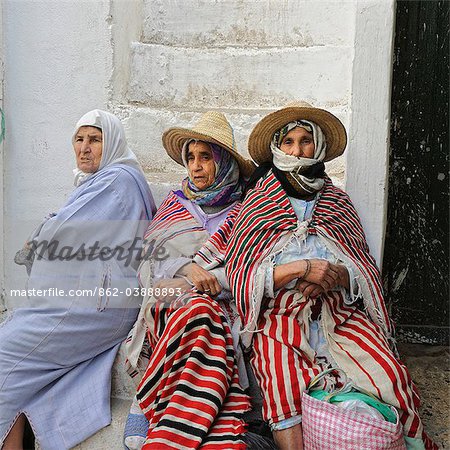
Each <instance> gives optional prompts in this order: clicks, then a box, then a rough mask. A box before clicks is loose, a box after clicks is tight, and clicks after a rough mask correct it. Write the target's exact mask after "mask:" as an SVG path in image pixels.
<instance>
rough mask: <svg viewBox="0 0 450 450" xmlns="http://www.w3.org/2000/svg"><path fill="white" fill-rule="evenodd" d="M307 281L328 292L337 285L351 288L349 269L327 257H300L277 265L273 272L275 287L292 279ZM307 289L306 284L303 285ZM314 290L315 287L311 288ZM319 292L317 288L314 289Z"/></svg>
mask: <svg viewBox="0 0 450 450" xmlns="http://www.w3.org/2000/svg"><path fill="white" fill-rule="evenodd" d="M296 278H299V281H307V282H309V284H314V285H317V286H320V288H321V289H322V291H323V292H328V291H330V290H331V289H334V288H335V287H336V286H343V287H344V288H346V289H348V288H349V278H348V271H347V268H346V267H345V266H343V265H342V264H333V263H330V262H329V261H327V260H325V259H310V260H306V259H299V260H297V261H292V262H290V263H287V264H281V265H280V266H277V267H275V269H274V272H273V281H274V289H275V290H277V289H280V288H282V287H283V286H286V284H288V283H290V282H291V281H292V280H295V279H296ZM302 286H303V287H304V288H305V289H306V285H302ZM309 290H313V288H312V287H311V288H309V289H308V291H309ZM314 292H315V293H317V289H315V290H314Z"/></svg>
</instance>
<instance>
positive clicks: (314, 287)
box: [295, 280, 325, 298]
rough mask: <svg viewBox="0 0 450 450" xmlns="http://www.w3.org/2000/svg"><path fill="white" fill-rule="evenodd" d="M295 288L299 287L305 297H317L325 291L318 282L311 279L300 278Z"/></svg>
mask: <svg viewBox="0 0 450 450" xmlns="http://www.w3.org/2000/svg"><path fill="white" fill-rule="evenodd" d="M295 289H298V290H299V291H300V292H301V293H302V294H303V296H304V297H310V298H316V297H318V296H319V295H320V294H323V293H324V292H325V291H324V290H323V288H322V287H321V286H319V285H318V284H314V283H310V282H309V281H305V280H300V281H298V282H297V284H296V285H295Z"/></svg>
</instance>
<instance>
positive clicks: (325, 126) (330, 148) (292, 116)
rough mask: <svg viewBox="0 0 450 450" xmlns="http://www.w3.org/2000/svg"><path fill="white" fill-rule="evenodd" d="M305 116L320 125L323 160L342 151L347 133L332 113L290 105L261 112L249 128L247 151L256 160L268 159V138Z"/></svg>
mask: <svg viewBox="0 0 450 450" xmlns="http://www.w3.org/2000/svg"><path fill="white" fill-rule="evenodd" d="M301 119H303V120H309V121H311V122H314V123H316V124H317V125H319V126H320V128H321V129H322V131H323V134H324V135H325V139H326V143H327V154H326V156H325V159H324V161H331V160H332V159H334V158H337V157H338V156H340V155H342V153H344V150H345V146H346V145H347V133H346V131H345V128H344V125H343V124H342V122H341V121H340V120H339V119H338V118H337V117H336V116H335V115H333V114H331V113H330V112H328V111H325V110H324V109H320V108H313V107H311V108H309V107H301V106H290V107H286V108H283V109H280V110H278V111H275V112H273V113H270V114H268V115H267V116H265V117H264V118H263V119H262V120H261V121H260V122H258V123H257V124H256V126H255V128H253V131H252V132H251V134H250V137H249V138H248V151H249V153H250V156H251V157H252V158H253V160H254V161H256V163H257V164H262V163H264V162H268V161H272V152H271V150H270V142H271V141H272V137H273V135H274V133H275V132H276V131H278V130H279V129H280V128H282V127H284V126H285V125H287V124H288V123H289V122H293V121H294V120H301Z"/></svg>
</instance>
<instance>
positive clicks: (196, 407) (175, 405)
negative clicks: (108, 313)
mask: <svg viewBox="0 0 450 450" xmlns="http://www.w3.org/2000/svg"><path fill="white" fill-rule="evenodd" d="M239 209H240V204H236V206H235V207H233V208H232V210H231V211H230V212H229V213H228V214H227V217H226V219H225V221H224V223H223V224H222V225H221V226H220V227H219V229H218V230H217V231H216V232H215V233H213V234H212V235H211V236H210V237H209V239H208V240H207V241H206V243H204V244H203V246H202V247H201V248H200V249H199V250H198V251H197V253H196V254H195V256H194V261H195V262H196V263H197V264H199V265H201V266H202V267H203V268H205V269H206V270H209V269H212V268H215V267H218V266H220V265H221V264H223V257H224V253H225V247H226V243H227V240H228V237H229V235H230V233H231V229H232V227H233V224H234V221H235V218H236V216H237V214H238V212H239ZM200 232H201V233H205V229H204V228H203V227H201V226H200V225H198V224H197V222H196V221H195V219H194V218H193V217H192V215H191V214H190V213H189V211H187V210H186V209H185V207H184V206H183V205H182V204H181V203H180V202H179V201H178V198H177V196H176V195H175V194H173V193H172V194H170V195H169V196H168V197H167V198H166V200H165V201H164V202H163V204H162V205H161V206H160V208H159V209H158V212H157V214H156V216H155V218H154V219H153V221H152V223H151V225H150V227H149V228H148V231H147V233H146V235H145V238H146V241H147V242H146V246H147V247H148V248H147V249H146V254H147V257H150V258H151V257H152V255H153V254H155V252H158V250H159V249H160V248H164V246H165V245H167V246H169V244H170V241H171V240H172V239H174V238H176V237H179V236H180V235H182V236H183V238H184V235H186V239H190V238H191V237H192V234H191V233H200ZM197 236H198V235H197ZM172 244H173V242H172ZM196 250H197V249H196ZM149 316H150V317H149ZM149 316H147V317H146V319H147V323H146V325H147V330H148V341H149V344H150V347H151V349H152V353H151V357H150V359H149V364H148V366H147V369H146V371H145V373H144V376H143V377H142V380H141V382H140V384H139V386H138V390H137V396H136V397H137V399H138V401H139V404H140V406H141V409H142V410H143V412H144V414H145V415H146V417H147V418H148V420H149V430H148V433H147V438H146V441H145V445H144V447H143V449H152V450H153V449H183V450H184V449H186V450H188V449H205V450H219V449H221V450H222V449H230V450H234V449H244V448H245V444H244V442H243V441H242V440H241V437H242V435H243V434H244V432H245V423H244V421H243V419H242V415H243V413H244V412H245V411H247V410H248V409H249V407H250V402H249V398H248V397H247V395H245V394H244V392H243V390H242V388H241V386H240V385H239V377H238V369H237V365H236V362H235V357H234V348H233V339H232V336H231V331H230V326H229V323H228V319H227V317H226V315H225V314H224V310H223V309H222V308H221V306H220V305H219V304H218V303H217V302H216V301H215V300H213V299H211V298H210V297H208V296H206V295H198V294H195V293H193V292H190V293H188V294H186V295H184V296H182V297H179V298H178V299H177V300H176V301H174V302H173V303H172V304H170V305H168V304H166V303H159V302H157V301H156V300H154V302H153V303H152V307H151V310H150V311H149Z"/></svg>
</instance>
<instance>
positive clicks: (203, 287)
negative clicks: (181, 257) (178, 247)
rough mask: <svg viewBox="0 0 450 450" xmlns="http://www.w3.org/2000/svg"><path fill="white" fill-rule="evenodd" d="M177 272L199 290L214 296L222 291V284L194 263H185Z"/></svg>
mask: <svg viewBox="0 0 450 450" xmlns="http://www.w3.org/2000/svg"><path fill="white" fill-rule="evenodd" d="M178 273H179V274H181V275H183V276H185V277H187V279H188V280H189V281H190V282H191V283H192V284H193V285H194V286H195V288H196V289H197V290H198V291H200V292H204V293H205V294H208V295H212V296H215V295H218V294H219V293H220V292H221V291H222V286H221V285H220V283H219V282H218V281H217V278H216V277H215V276H214V275H213V274H212V273H210V272H208V271H207V270H205V269H203V267H200V266H199V265H198V264H196V263H191V264H186V265H185V266H183V267H182V268H181V269H180V270H179V271H178Z"/></svg>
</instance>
